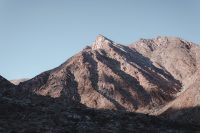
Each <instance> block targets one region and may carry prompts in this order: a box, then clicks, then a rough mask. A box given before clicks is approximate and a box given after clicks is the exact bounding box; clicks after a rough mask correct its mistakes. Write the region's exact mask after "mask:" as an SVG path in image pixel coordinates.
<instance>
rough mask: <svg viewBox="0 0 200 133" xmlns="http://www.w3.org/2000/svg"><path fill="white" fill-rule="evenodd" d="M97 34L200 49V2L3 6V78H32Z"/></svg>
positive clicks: (51, 0)
mask: <svg viewBox="0 0 200 133" xmlns="http://www.w3.org/2000/svg"><path fill="white" fill-rule="evenodd" d="M98 34H103V35H104V36H106V37H108V38H110V39H111V40H113V41H116V42H119V43H122V44H125V45H126V44H130V43H133V42H135V41H137V40H139V39H140V38H155V37H157V36H177V37H181V38H183V39H185V40H188V41H192V42H194V43H198V44H200V36H199V35H200V0H0V75H2V76H3V77H5V78H7V79H9V80H11V79H18V78H32V77H34V76H36V75H37V74H39V73H41V72H43V71H46V70H49V69H52V68H54V67H57V66H59V65H60V64H61V63H63V62H64V61H65V60H67V59H68V58H69V57H71V56H72V55H74V54H75V53H77V52H79V51H80V50H81V49H82V48H84V47H85V46H86V45H90V44H91V43H92V42H93V41H94V40H95V37H96V36H97V35H98Z"/></svg>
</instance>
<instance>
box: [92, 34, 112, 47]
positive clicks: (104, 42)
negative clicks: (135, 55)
mask: <svg viewBox="0 0 200 133" xmlns="http://www.w3.org/2000/svg"><path fill="white" fill-rule="evenodd" d="M112 43H113V41H111V40H110V39H108V38H106V37H105V36H103V35H101V34H100V35H98V36H97V37H96V39H95V41H94V43H93V45H92V49H93V50H96V49H104V48H106V47H108V46H109V45H111V44H112Z"/></svg>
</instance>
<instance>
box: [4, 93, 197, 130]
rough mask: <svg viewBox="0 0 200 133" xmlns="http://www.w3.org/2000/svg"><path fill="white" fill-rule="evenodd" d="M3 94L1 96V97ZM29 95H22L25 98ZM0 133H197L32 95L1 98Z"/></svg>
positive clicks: (155, 120) (154, 119) (134, 115)
mask: <svg viewBox="0 0 200 133" xmlns="http://www.w3.org/2000/svg"><path fill="white" fill-rule="evenodd" d="M0 94H1V93H0ZM24 94H26V96H27V95H29V94H28V92H23V95H24ZM0 107H1V109H0V132H1V133H41V132H42V133H66V132H67V133H68V132H69V133H76V132H77V133H88V132H91V133H112V132H113V133H115V132H194V131H199V130H200V127H199V126H198V125H194V124H188V123H181V122H175V121H169V120H167V119H163V118H158V117H155V116H149V115H145V114H139V113H130V112H126V111H114V110H101V109H99V110H97V109H91V108H87V107H85V106H84V105H82V104H80V103H75V102H74V103H73V104H65V102H63V99H62V98H51V97H47V96H38V95H34V94H32V95H31V96H29V97H23V98H22V97H16V96H15V95H12V94H11V95H4V94H1V97H0Z"/></svg>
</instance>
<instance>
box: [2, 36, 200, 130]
mask: <svg viewBox="0 0 200 133" xmlns="http://www.w3.org/2000/svg"><path fill="white" fill-rule="evenodd" d="M199 68H200V46H199V45H197V44H194V43H192V42H188V41H186V40H183V39H181V38H177V37H157V38H154V39H140V40H139V41H137V42H135V43H133V44H130V45H128V46H125V45H122V44H118V43H116V42H113V41H112V40H110V39H108V38H106V37H104V36H103V35H99V36H97V38H96V39H95V41H94V42H93V44H92V45H91V46H87V47H86V48H84V49H83V50H82V51H80V52H79V53H77V54H75V55H74V56H73V57H71V58H69V59H68V60H66V61H65V62H64V63H63V64H61V65H60V66H58V67H57V68H54V69H52V70H48V71H45V72H43V73H41V74H39V75H37V76H36V77H34V78H32V79H28V80H26V81H24V82H20V83H19V84H18V85H14V84H12V83H10V82H9V81H8V80H6V79H4V78H3V77H0V95H1V98H0V106H1V107H3V108H4V109H5V110H10V109H11V110H12V109H13V110H14V108H17V110H16V112H20V111H22V110H23V109H24V110H25V112H26V111H27V112H26V113H27V114H29V113H30V114H32V113H33V115H32V116H30V118H31V119H33V118H36V119H34V122H36V123H34V122H33V123H32V122H30V123H24V125H23V127H25V126H27V124H30V125H32V124H35V125H37V122H38V121H41V120H42V119H44V123H46V124H47V125H48V126H47V127H48V131H49V130H50V129H49V128H50V127H51V126H52V123H54V124H56V123H57V124H56V126H55V127H56V129H60V128H63V127H62V126H61V125H65V126H66V127H67V128H69V129H70V131H71V132H73V131H72V129H76V130H77V131H79V132H80V131H83V127H84V126H85V127H86V128H87V129H90V128H89V127H90V126H88V125H91V126H92V125H93V126H94V129H99V128H100V127H103V128H102V130H101V132H103V131H104V129H105V132H111V131H113V132H118V131H119V132H120V131H122V129H123V130H126V131H127V132H133V131H145V130H144V128H145V122H146V123H148V125H149V126H148V127H146V129H147V130H148V131H152V132H160V131H165V130H166V131H167V130H169V131H177V132H178V131H186V130H188V129H189V130H199V129H200V119H199V116H200V108H199V106H200V102H199V100H200V93H199V92H200V91H199V89H200V86H199V84H200V69H199ZM12 105H13V106H14V107H13V108H12ZM15 106H16V107H15ZM18 108H19V109H18ZM57 108H58V109H60V110H56V109H57ZM40 110H42V112H40ZM77 110H82V112H81V113H82V114H81V113H78V115H77ZM131 112H132V113H131ZM3 113H4V114H5V116H4V117H2V118H3V120H6V119H7V117H8V115H9V114H12V115H11V116H10V117H8V119H9V121H11V123H12V122H13V123H14V124H15V123H16V122H17V121H12V119H14V118H15V117H17V116H16V115H15V114H13V113H12V112H3ZM3 113H2V114H3ZM0 114H1V113H0ZM19 114H20V113H19ZM43 114H46V115H45V117H44V116H43ZM53 114H55V115H56V116H54V115H53ZM59 114H60V115H59ZM65 114H68V115H69V116H70V118H69V117H68V115H67V116H66V115H65ZM85 115H88V117H89V118H86V116H85ZM149 115H150V116H149ZM152 115H153V116H152ZM33 116H34V117H33ZM71 116H72V117H73V118H71ZM96 116H97V117H96ZM21 117H23V115H22V114H20V118H21ZM49 117H58V119H59V120H57V119H56V120H55V121H53V122H52V123H49V121H46V120H47V119H48V118H49ZM101 117H102V118H101ZM0 118H1V117H0ZM25 118H26V117H25ZM62 118H66V119H67V120H66V121H65V120H64V119H62ZM27 119H28V118H27ZM89 119H90V120H91V121H90V120H89ZM108 119H109V120H108ZM107 120H108V121H107ZM22 121H23V119H22V120H21V122H22ZM81 121H83V123H84V124H83V125H81ZM102 121H103V122H102ZM112 121H116V123H114V125H112V124H113V122H112ZM133 121H134V122H136V123H137V124H136V125H135V123H132V122H133ZM0 122H1V123H3V121H0ZM123 122H124V124H122V123H123ZM1 123H0V125H1ZM66 123H67V124H66ZM69 123H70V124H69ZM73 123H74V124H75V125H76V124H78V125H81V126H75V125H74V124H73ZM103 123H107V126H106V125H104V124H103ZM109 123H110V124H111V125H110V124H109ZM162 123H165V124H164V125H163V124H162ZM170 123H171V124H170ZM60 124H61V125H60ZM39 125H43V124H41V123H40V124H39ZM108 125H109V126H111V127H110V128H108ZM116 125H120V127H124V128H119V127H118V126H116ZM129 125H131V126H132V128H130V127H129ZM138 125H141V127H138ZM162 125H163V126H162ZM12 126H13V125H12ZM69 126H71V127H69ZM4 127H8V126H4ZM15 127H16V129H17V128H18V127H17V126H16V125H15ZM28 127H29V126H28ZM137 127H138V130H133V128H134V129H137ZM37 128H39V129H40V127H37ZM0 129H1V127H0ZM39 129H38V130H39ZM80 129H81V130H80ZM99 130H100V129H99ZM62 131H63V130H62ZM70 131H69V132H70ZM87 131H89V130H87ZM87 131H85V132H87ZM91 131H93V130H91ZM55 132H57V131H55ZM58 132H59V131H58Z"/></svg>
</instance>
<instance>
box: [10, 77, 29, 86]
mask: <svg viewBox="0 0 200 133" xmlns="http://www.w3.org/2000/svg"><path fill="white" fill-rule="evenodd" d="M27 80H28V79H27V78H23V79H16V80H10V82H11V83H13V84H14V85H18V84H19V83H21V82H24V81H27Z"/></svg>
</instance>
